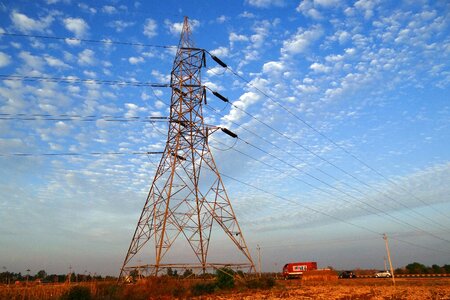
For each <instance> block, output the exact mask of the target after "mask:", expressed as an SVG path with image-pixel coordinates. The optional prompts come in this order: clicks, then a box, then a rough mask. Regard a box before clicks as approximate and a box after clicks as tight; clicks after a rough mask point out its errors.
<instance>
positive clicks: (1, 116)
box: [0, 113, 169, 122]
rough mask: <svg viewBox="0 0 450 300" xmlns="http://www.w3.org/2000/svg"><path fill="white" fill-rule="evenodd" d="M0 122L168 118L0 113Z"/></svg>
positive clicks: (109, 120)
mask: <svg viewBox="0 0 450 300" xmlns="http://www.w3.org/2000/svg"><path fill="white" fill-rule="evenodd" d="M0 120H22V121H41V120H43V121H80V122H92V121H98V120H102V121H106V122H167V121H169V118H168V117H140V116H135V117H127V116H96V115H90V116H81V115H68V114H7V113H0Z"/></svg>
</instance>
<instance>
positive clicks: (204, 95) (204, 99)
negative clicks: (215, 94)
mask: <svg viewBox="0 0 450 300" xmlns="http://www.w3.org/2000/svg"><path fill="white" fill-rule="evenodd" d="M202 98H203V103H205V105H208V102H207V101H206V87H203V95H202Z"/></svg>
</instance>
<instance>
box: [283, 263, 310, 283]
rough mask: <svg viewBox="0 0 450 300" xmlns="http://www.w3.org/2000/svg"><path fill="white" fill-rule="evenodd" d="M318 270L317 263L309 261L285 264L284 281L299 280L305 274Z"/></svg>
mask: <svg viewBox="0 0 450 300" xmlns="http://www.w3.org/2000/svg"><path fill="white" fill-rule="evenodd" d="M311 270H317V262H315V261H307V262H294V263H288V264H285V265H284V267H283V276H284V279H288V278H298V277H301V276H302V275H303V272H306V271H311Z"/></svg>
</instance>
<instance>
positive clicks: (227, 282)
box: [216, 268, 234, 289]
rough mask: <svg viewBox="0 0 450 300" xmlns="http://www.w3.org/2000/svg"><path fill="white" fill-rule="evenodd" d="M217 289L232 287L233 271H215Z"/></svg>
mask: <svg viewBox="0 0 450 300" xmlns="http://www.w3.org/2000/svg"><path fill="white" fill-rule="evenodd" d="M216 284H217V287H219V288H220V289H231V288H233V287H234V271H233V270H231V269H229V268H221V269H218V270H217V283H216Z"/></svg>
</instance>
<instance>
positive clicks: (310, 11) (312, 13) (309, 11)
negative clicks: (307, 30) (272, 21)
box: [296, 0, 322, 20]
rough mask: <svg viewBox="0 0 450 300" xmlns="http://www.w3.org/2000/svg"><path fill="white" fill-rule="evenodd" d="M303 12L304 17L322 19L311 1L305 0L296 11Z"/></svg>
mask: <svg viewBox="0 0 450 300" xmlns="http://www.w3.org/2000/svg"><path fill="white" fill-rule="evenodd" d="M296 10H297V11H298V12H301V13H302V14H303V15H304V16H307V17H311V18H313V19H316V20H319V19H322V14H321V13H320V12H319V11H318V10H317V9H316V8H315V7H314V3H313V2H312V1H311V0H303V1H302V2H300V4H299V5H298V6H297V9H296Z"/></svg>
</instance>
